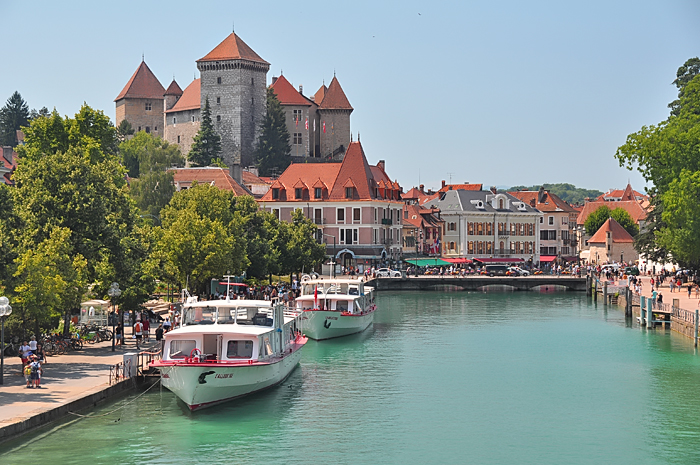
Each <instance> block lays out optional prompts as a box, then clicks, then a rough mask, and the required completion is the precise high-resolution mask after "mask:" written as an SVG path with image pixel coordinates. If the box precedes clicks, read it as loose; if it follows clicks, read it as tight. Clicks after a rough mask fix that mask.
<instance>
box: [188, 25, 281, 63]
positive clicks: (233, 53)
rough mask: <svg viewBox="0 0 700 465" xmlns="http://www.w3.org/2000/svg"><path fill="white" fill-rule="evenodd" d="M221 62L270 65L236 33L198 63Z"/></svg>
mask: <svg viewBox="0 0 700 465" xmlns="http://www.w3.org/2000/svg"><path fill="white" fill-rule="evenodd" d="M220 60H221V61H223V60H247V61H254V62H257V63H264V64H266V65H269V63H268V62H267V61H265V60H263V59H262V58H260V55H258V54H257V53H255V52H254V51H253V49H252V48H250V47H248V44H246V43H245V42H243V41H242V40H241V38H240V37H238V36H237V35H236V33H234V32H232V33H231V34H230V35H229V36H228V37H226V38H225V39H224V40H223V41H222V42H221V43H220V44H219V45H217V46H216V47H214V50H212V51H211V52H209V53H207V54H206V55H205V56H204V57H203V58H200V59H199V60H197V62H200V61H220Z"/></svg>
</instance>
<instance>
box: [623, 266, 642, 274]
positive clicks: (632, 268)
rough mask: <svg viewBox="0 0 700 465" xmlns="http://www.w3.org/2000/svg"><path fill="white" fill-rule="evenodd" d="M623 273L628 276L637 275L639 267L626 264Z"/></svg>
mask: <svg viewBox="0 0 700 465" xmlns="http://www.w3.org/2000/svg"><path fill="white" fill-rule="evenodd" d="M625 274H626V275H628V276H630V275H631V276H639V268H637V267H636V266H628V267H627V268H625Z"/></svg>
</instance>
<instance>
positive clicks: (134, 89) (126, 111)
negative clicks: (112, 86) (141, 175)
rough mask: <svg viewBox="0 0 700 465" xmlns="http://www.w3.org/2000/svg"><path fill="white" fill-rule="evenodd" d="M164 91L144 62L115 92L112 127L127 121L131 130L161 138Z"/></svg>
mask: <svg viewBox="0 0 700 465" xmlns="http://www.w3.org/2000/svg"><path fill="white" fill-rule="evenodd" d="M164 93H165V89H164V88H163V86H162V85H161V83H160V81H158V78H156V76H155V74H153V71H151V69H150V68H149V67H148V65H147V64H146V62H145V61H141V64H140V65H139V67H138V68H137V69H136V72H135V73H134V74H133V75H132V76H131V79H129V82H127V83H126V86H124V89H122V91H121V92H120V93H119V95H118V96H117V98H115V99H114V101H115V102H116V119H115V121H116V125H117V126H119V123H121V122H122V120H127V121H128V122H129V123H130V124H131V127H132V128H133V129H134V131H137V132H138V131H146V132H148V133H151V134H154V135H156V136H159V137H163V115H164V109H163V106H164V101H163V94H164Z"/></svg>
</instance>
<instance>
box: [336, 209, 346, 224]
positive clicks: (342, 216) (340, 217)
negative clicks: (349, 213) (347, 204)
mask: <svg viewBox="0 0 700 465" xmlns="http://www.w3.org/2000/svg"><path fill="white" fill-rule="evenodd" d="M337 218H338V223H340V222H341V221H345V209H344V208H339V209H338V216H337Z"/></svg>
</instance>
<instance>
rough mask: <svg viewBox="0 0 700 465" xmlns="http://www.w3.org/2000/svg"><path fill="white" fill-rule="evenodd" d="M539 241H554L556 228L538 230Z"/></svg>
mask: <svg viewBox="0 0 700 465" xmlns="http://www.w3.org/2000/svg"><path fill="white" fill-rule="evenodd" d="M540 240H541V241H555V240H557V230H556V229H553V230H552V229H544V230H542V231H540Z"/></svg>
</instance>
